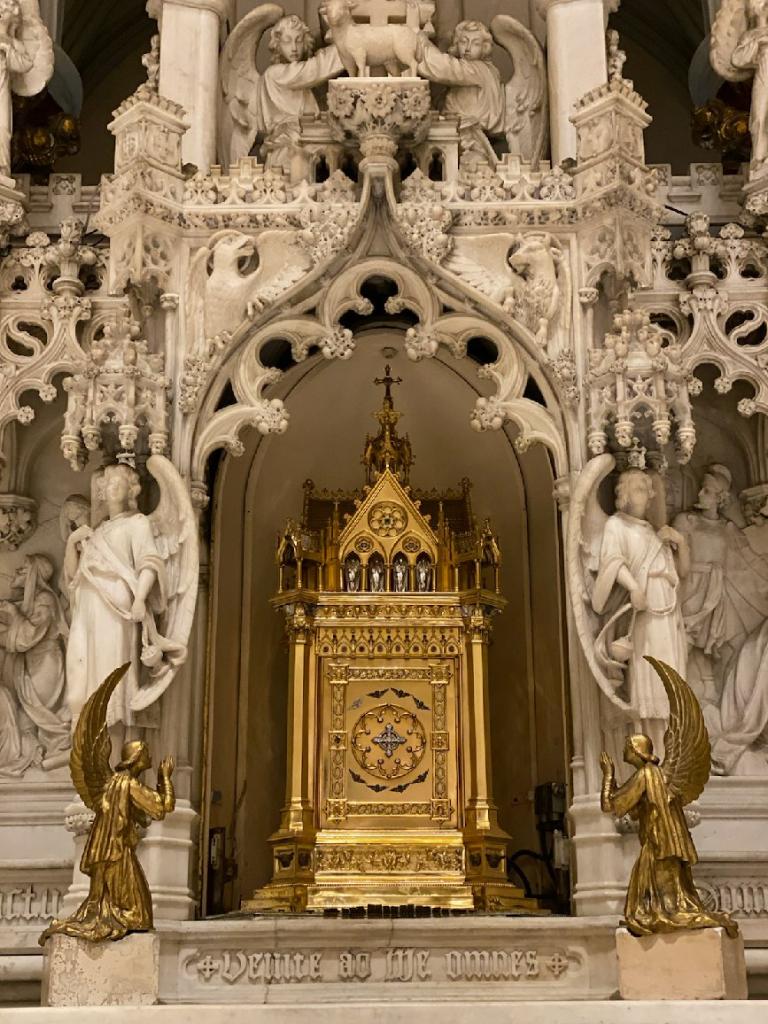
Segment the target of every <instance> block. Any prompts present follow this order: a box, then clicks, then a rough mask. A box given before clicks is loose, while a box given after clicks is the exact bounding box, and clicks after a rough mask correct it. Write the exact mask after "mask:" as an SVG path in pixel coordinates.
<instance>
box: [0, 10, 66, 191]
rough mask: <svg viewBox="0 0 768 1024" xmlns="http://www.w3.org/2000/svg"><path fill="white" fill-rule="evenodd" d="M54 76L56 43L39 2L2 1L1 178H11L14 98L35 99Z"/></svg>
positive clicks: (0, 53) (0, 85)
mask: <svg viewBox="0 0 768 1024" xmlns="http://www.w3.org/2000/svg"><path fill="white" fill-rule="evenodd" d="M52 74H53V43H52V42H51V37H50V36H49V35H48V32H47V30H46V28H45V25H44V24H43V22H42V20H41V19H40V8H39V5H38V0H0V175H3V176H5V177H6V178H8V177H10V174H11V138H12V136H13V101H12V94H13V93H17V94H18V95H19V96H34V95H36V94H37V93H39V92H40V91H41V90H42V89H43V87H44V86H45V84H46V82H48V80H49V79H50V77H51V75H52Z"/></svg>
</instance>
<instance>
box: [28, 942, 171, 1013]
mask: <svg viewBox="0 0 768 1024" xmlns="http://www.w3.org/2000/svg"><path fill="white" fill-rule="evenodd" d="M159 974H160V943H159V941H158V938H157V934H156V933H155V932H142V933H137V934H134V935H126V937H125V938H124V939H121V940H120V941H119V942H84V941H83V940H82V939H75V938H72V937H71V936H69V935H53V936H52V937H51V938H50V939H48V941H47V942H46V944H45V962H44V964H43V993H42V1000H41V1001H42V1004H43V1006H152V1005H153V1004H155V1003H156V1002H157V992H158V987H159Z"/></svg>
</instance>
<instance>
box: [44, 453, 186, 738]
mask: <svg viewBox="0 0 768 1024" xmlns="http://www.w3.org/2000/svg"><path fill="white" fill-rule="evenodd" d="M147 469H148V470H149V472H150V473H151V474H152V476H153V477H154V479H155V481H156V482H157V485H158V488H159V490H160V501H159V503H158V505H157V508H156V509H155V510H154V512H152V513H151V514H150V515H148V516H147V515H144V514H143V513H141V512H139V511H138V496H139V494H140V492H141V481H140V479H139V475H138V473H137V472H136V470H135V469H133V467H132V466H130V465H127V464H125V463H118V464H116V465H111V466H107V467H106V469H105V470H104V471H103V476H102V478H101V480H100V481H99V482H98V484H97V490H98V491H100V492H101V496H102V502H101V503H102V505H106V518H103V519H101V521H99V518H100V515H101V511H100V510H96V511H95V514H94V518H93V522H94V526H93V527H91V526H87V525H84V526H80V527H79V528H78V529H76V530H75V531H74V532H73V533H71V534H70V536H69V538H68V540H67V546H66V550H65V554H64V572H63V581H64V583H65V585H66V586H67V587H68V589H69V599H70V605H71V608H72V622H71V625H70V631H69V642H68V644H67V700H68V703H69V706H70V710H71V712H72V717H73V719H74V718H75V717H76V716H77V715H78V714H79V713H80V711H81V709H82V708H83V706H84V705H85V703H86V701H87V699H88V698H89V697H90V696H91V695H92V694H93V693H94V692H95V691H96V689H97V687H98V686H99V683H100V682H101V680H102V679H104V678H105V676H106V675H107V673H108V672H110V671H111V669H112V668H113V667H114V663H115V661H126V662H128V663H129V666H128V669H127V672H126V677H125V680H124V681H123V682H122V683H121V685H120V687H119V688H118V689H117V691H116V693H115V695H114V697H113V699H112V702H111V704H110V707H109V716H108V717H109V724H110V725H113V724H115V723H117V722H122V723H124V724H125V725H132V724H134V723H135V721H136V719H135V716H136V713H137V712H140V711H144V710H145V709H147V708H149V707H150V705H152V704H154V703H155V701H157V700H158V698H159V697H160V696H161V695H162V694H163V693H164V692H165V690H166V689H167V688H168V686H169V685H170V683H171V680H172V679H173V676H174V675H175V673H176V671H177V669H178V667H179V666H180V665H181V664H182V663H183V662H184V660H185V659H186V656H187V640H188V639H189V632H190V629H191V628H192V617H193V615H194V611H195V601H196V598H197V576H198V547H197V523H196V520H195V514H194V511H193V509H192V503H191V501H190V498H189V493H188V491H187V487H186V484H185V483H184V481H183V480H182V478H181V476H180V475H179V473H178V470H177V469H176V468H175V466H174V465H173V463H172V462H170V461H169V460H168V459H166V458H165V457H164V456H162V455H153V456H151V457H150V458H149V459H148V460H147ZM137 724H139V725H142V724H154V723H150V722H148V721H144V722H141V721H139V722H138V723H137Z"/></svg>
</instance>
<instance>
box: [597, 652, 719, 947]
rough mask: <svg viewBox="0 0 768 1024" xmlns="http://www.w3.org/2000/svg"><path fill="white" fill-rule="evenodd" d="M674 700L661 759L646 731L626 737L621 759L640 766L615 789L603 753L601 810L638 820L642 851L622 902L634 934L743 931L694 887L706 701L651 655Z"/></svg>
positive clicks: (705, 760)
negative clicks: (691, 818)
mask: <svg viewBox="0 0 768 1024" xmlns="http://www.w3.org/2000/svg"><path fill="white" fill-rule="evenodd" d="M647 660H648V661H649V662H650V663H651V664H652V665H653V667H654V668H655V669H656V671H657V672H658V674H659V676H660V677H661V680H662V682H663V683H664V689H665V690H666V691H667V697H668V698H669V726H668V728H667V731H666V733H665V734H664V763H663V764H661V765H660V764H659V758H658V757H657V756H656V755H655V754H654V752H653V743H652V742H651V740H650V739H649V738H648V736H645V735H642V734H639V735H637V736H628V737H627V740H626V744H625V747H624V760H625V761H626V762H627V764H629V765H631V766H632V767H633V768H634V769H635V772H634V774H633V775H632V776H631V777H630V778H629V779H628V781H627V782H625V783H624V785H623V786H620V787H617V785H616V777H615V769H614V764H613V761H612V760H611V758H610V757H609V756H608V754H606V753H605V752H603V754H602V755H601V758H600V764H601V766H602V770H603V788H602V794H601V804H602V808H603V810H604V811H605V812H606V813H611V814H615V815H616V816H617V817H621V816H622V815H625V814H628V815H629V816H630V817H631V818H633V819H635V820H636V821H638V822H639V825H640V855H639V856H638V858H637V861H636V862H635V866H634V868H633V869H632V875H631V877H630V879H629V888H628V890H627V900H626V904H625V907H624V917H625V921H624V922H623V924H625V925H626V927H627V928H628V930H629V931H630V932H631V933H632V934H633V935H653V934H655V933H656V932H672V931H677V930H679V929H685V928H725V930H726V931H727V932H728V934H729V935H731V936H735V935H736V934H737V933H738V930H739V929H738V925H737V924H736V922H735V921H733V920H732V919H731V918H730V917H729V916H728V914H721V913H715V912H711V911H708V910H706V909H705V908H704V906H703V904H702V902H701V898H700V896H699V894H698V892H697V891H696V887H695V885H694V882H693V876H692V874H691V868H692V867H693V865H694V864H695V863H696V861H697V859H698V858H697V856H696V848H695V847H694V845H693V840H692V839H691V833H690V832H689V831H688V825H687V824H686V820H685V814H684V812H683V808H684V807H685V806H686V804H689V803H691V802H692V801H693V800H696V799H697V798H698V797H699V796H700V795H701V792H702V790H703V789H704V786H705V785H706V783H707V780H708V779H709V770H710V746H709V736H708V735H707V729H706V726H705V724H704V716H703V715H702V713H701V707H700V706H699V702H698V700H697V699H696V697H695V695H694V693H693V691H692V690H691V688H690V687H689V686H688V684H687V683H686V682H685V680H684V679H683V678H682V677H681V676H680V675H679V674H678V673H677V672H676V671H675V670H674V669H673V668H671V667H670V666H669V665H667V664H665V663H664V662H663V661H657V660H656V659H655V658H650V657H649V658H647Z"/></svg>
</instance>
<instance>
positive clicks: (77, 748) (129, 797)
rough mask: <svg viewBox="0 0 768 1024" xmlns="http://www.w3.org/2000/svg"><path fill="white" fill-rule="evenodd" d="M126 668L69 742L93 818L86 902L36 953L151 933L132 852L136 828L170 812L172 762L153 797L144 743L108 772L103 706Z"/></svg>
mask: <svg viewBox="0 0 768 1024" xmlns="http://www.w3.org/2000/svg"><path fill="white" fill-rule="evenodd" d="M127 669H128V665H123V666H121V667H120V668H118V669H116V670H115V671H114V672H112V673H111V675H109V676H108V677H107V678H106V679H105V680H104V682H103V683H102V684H101V686H100V687H99V688H98V690H96V692H95V693H94V694H93V695H92V696H91V697H90V698H89V699H88V701H87V702H86V704H85V706H84V707H83V710H82V712H81V714H80V717H79V719H78V722H77V727H76V728H75V733H74V736H73V737H72V753H71V756H70V760H69V765H70V771H71V773H72V781H73V782H74V784H75V788H76V789H77V792H78V793H79V794H80V798H81V799H82V801H83V803H84V804H85V805H86V807H89V808H90V809H91V810H92V811H94V812H95V814H96V817H95V818H94V820H93V824H92V825H91V830H90V832H89V834H88V839H87V840H86V843H85V849H84V850H83V856H82V859H81V861H80V870H81V871H82V872H83V874H86V875H88V876H89V877H90V879H91V884H90V888H89V890H88V897H87V898H86V899H85V900H84V901H83V903H81V905H80V906H79V907H78V909H77V910H76V911H75V912H74V914H72V916H71V917H68V918H67V919H66V920H64V921H58V920H56V921H53V922H52V923H51V925H50V926H49V927H48V928H47V929H46V930H45V931H44V932H43V934H42V935H41V936H40V945H41V946H42V945H44V943H45V940H46V939H47V938H48V937H49V936H50V935H53V934H55V933H56V932H62V933H63V934H65V935H73V936H75V937H76V938H79V939H85V940H86V941H88V942H100V941H102V940H103V939H122V938H123V937H124V936H125V935H127V934H128V932H146V931H150V930H151V928H152V898H151V896H150V894H149V887H148V885H147V880H146V878H145V877H144V872H143V871H142V869H141V865H140V864H139V861H138V859H137V857H136V845H137V844H138V842H139V838H140V832H139V829H141V828H146V827H147V826H148V825H149V823H150V821H151V820H152V819H154V820H156V821H159V820H162V819H163V818H164V817H165V816H166V814H170V813H171V811H172V810H173V809H174V807H175V805H176V796H175V793H174V790H173V783H172V782H171V775H172V774H173V768H174V762H173V758H171V757H169V758H166V759H165V760H164V761H162V762H161V764H160V769H159V771H158V775H157V791H154V790H152V789H150V788H149V787H148V786H145V785H144V784H143V783H142V782H140V781H139V777H140V776H141V775H142V773H143V772H145V771H146V770H147V769H148V768H151V767H152V759H151V757H150V754H149V749H148V747H147V744H146V743H145V742H144V741H143V740H131V741H130V742H129V743H125V744H124V745H123V750H122V754H121V758H120V762H119V764H118V765H117V768H116V769H115V770H114V771H113V770H112V768H111V767H110V763H109V759H110V755H111V753H112V743H111V741H110V738H109V732H108V730H107V705H108V704H109V698H110V697H111V696H112V693H113V692H114V690H115V688H116V686H117V684H118V683H119V682H120V680H121V679H122V678H123V676H124V675H125V673H126V671H127Z"/></svg>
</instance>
